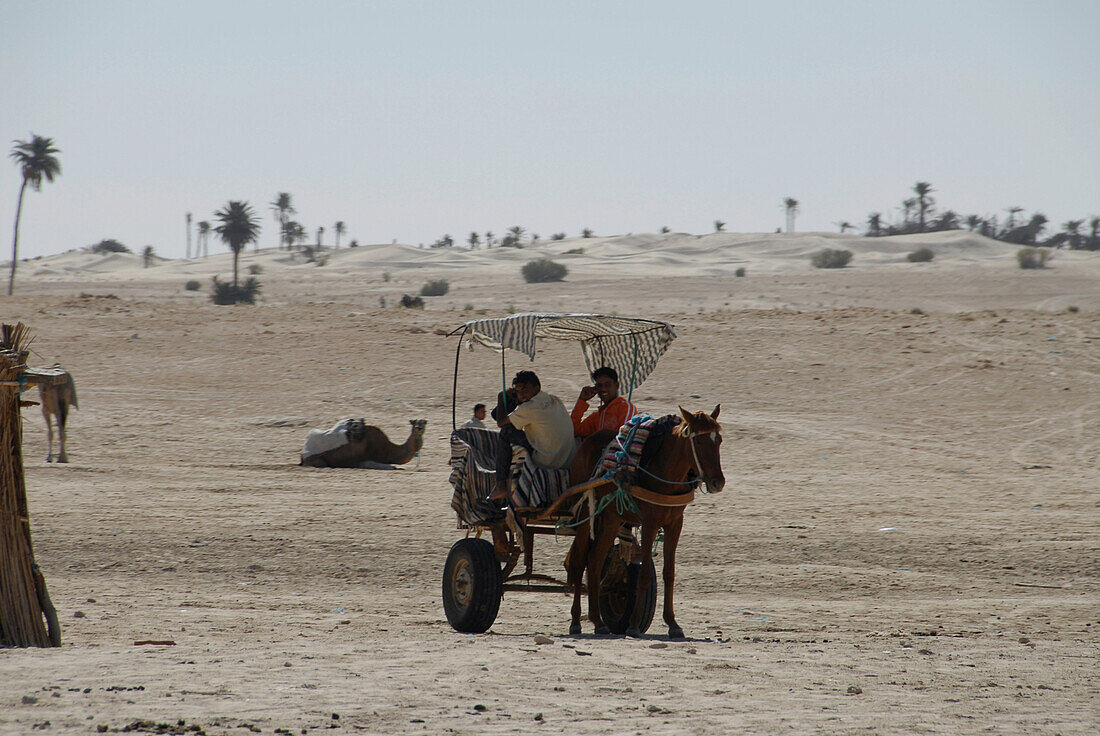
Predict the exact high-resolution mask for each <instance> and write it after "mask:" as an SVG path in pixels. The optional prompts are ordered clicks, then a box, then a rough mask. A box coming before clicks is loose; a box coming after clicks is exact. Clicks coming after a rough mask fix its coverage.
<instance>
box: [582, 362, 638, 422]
mask: <svg viewBox="0 0 1100 736" xmlns="http://www.w3.org/2000/svg"><path fill="white" fill-rule="evenodd" d="M592 381H593V382H594V383H595V384H596V385H595V386H585V387H584V388H582V389H581V395H580V397H579V398H578V399H577V403H576V405H575V406H574V407H573V413H572V415H571V416H570V419H572V420H573V434H574V435H575V436H577V437H582V438H583V437H588V436H590V435H593V434H595V433H596V432H599V431H600V430H601V429H610V430H611V431H613V432H618V431H619V427H621V426H623V425H624V424H626V420H627V419H630V417H632V416H634V415H635V414H637V413H638V408H637V407H636V406H634V404H631V403H630V402H629V401H627V400H626V399H624V398H623V397H622V396H619V374H618V373H616V372H615V369H614V368H608V367H607V366H604V367H603V368H597V369H596V370H594V371H592ZM593 396H599V397H600V406H599V408H598V409H596V411H595V413H594V414H590V415H589V416H588V417H585V416H584V413H585V412H586V411H588V401H589V400H590V399H591V398H592V397H593Z"/></svg>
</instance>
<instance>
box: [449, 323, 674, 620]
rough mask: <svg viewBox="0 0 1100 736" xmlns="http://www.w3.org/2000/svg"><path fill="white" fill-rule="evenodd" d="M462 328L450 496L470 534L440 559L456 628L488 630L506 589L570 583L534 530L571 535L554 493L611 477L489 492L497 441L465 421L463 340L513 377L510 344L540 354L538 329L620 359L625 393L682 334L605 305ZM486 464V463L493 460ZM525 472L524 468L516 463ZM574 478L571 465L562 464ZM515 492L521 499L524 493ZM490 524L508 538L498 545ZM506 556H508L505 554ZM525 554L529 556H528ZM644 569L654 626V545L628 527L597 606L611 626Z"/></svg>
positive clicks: (569, 517)
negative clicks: (543, 557) (540, 551)
mask: <svg viewBox="0 0 1100 736" xmlns="http://www.w3.org/2000/svg"><path fill="white" fill-rule="evenodd" d="M456 334H457V335H460V338H459V345H458V349H457V352H456V355H455V373H454V385H453V391H452V403H451V424H452V429H453V431H452V435H451V469H452V472H451V483H452V485H453V486H454V488H455V492H454V496H453V498H452V502H451V506H452V508H454V509H455V511H456V513H457V515H458V526H459V529H463V530H465V531H466V536H465V537H464V538H462V539H459V540H458V541H457V542H455V543H454V545H452V546H451V549H450V552H449V553H448V555H447V560H446V563H445V565H444V569H443V608H444V611H445V613H446V615H447V621H448V622H449V623H450V624H451V626H452V627H453V628H454V629H455V630H456V631H461V632H466V633H482V632H484V631H487V630H488V629H489V628H490V627H491V626H492V625H493V622H494V621H495V620H496V617H497V613H498V611H499V609H500V603H501V598H502V597H503V595H504V593H505V592H508V591H519V592H530V593H565V594H571V593H573V589H572V587H571V586H570V585H569V584H568V583H567V582H566V581H564V580H561V579H559V578H556V577H554V576H552V575H548V574H545V573H540V572H536V571H535V537H537V536H540V535H555V536H565V537H572V536H574V534H575V531H574V525H575V521H574V511H573V510H572V509H570V508H568V507H564V508H562V509H559V510H555V512H554V513H553V514H549V515H548V514H547V513H546V507H547V506H549V505H550V504H551V503H552V502H553V501H554V500H556V499H557V498H559V497H561V496H563V495H566V494H569V495H573V494H579V495H580V496H582V497H583V495H584V491H586V490H589V489H593V490H595V489H596V488H598V487H599V486H600V485H601V484H608V483H611V481H610V480H607V479H604V478H596V479H593V480H590V481H588V482H586V483H584V484H581V485H580V486H572V487H567V480H566V481H563V480H562V478H561V476H560V475H559V476H556V477H555V476H554V475H553V474H554V473H560V472H561V471H546V472H545V473H524V474H523V475H522V481H521V480H514V481H513V482H514V483H526V486H525V489H524V491H525V492H522V493H521V492H518V491H517V492H516V493H514V494H513V495H512V501H513V502H512V503H510V504H509V505H508V507H507V508H504V509H502V508H500V507H499V506H498V505H497V504H494V503H492V502H489V501H488V500H487V498H486V497H487V495H488V493H487V491H488V489H489V488H490V487H491V480H490V479H491V475H490V474H489V471H490V470H491V465H492V464H491V463H487V462H486V459H485V458H486V453H488V452H491V450H492V449H493V448H495V442H493V439H492V436H495V432H492V431H491V430H468V429H459V428H458V427H457V426H456V425H457V409H456V407H457V394H458V375H459V370H458V369H459V361H460V357H461V354H462V349H463V347H465V346H469V347H472V346H473V345H480V346H483V347H485V348H488V349H490V350H494V351H497V352H499V353H500V356H501V364H500V365H501V381H502V384H505V385H506V382H507V373H506V368H505V353H506V351H507V350H509V349H511V350H515V351H519V352H521V353H524V354H525V355H527V356H528V357H529V358H530V359H531V360H534V357H535V345H536V342H537V340H538V339H556V340H571V341H576V342H579V343H580V345H581V349H582V352H583V355H584V360H585V364H586V366H587V370H588V372H592V371H594V370H595V369H596V368H599V367H601V366H609V367H611V368H614V369H615V370H616V372H617V373H618V374H619V376H620V381H621V382H624V383H626V385H627V387H628V388H627V395H628V397H629V396H630V395H632V394H633V391H634V389H635V388H637V387H638V386H639V385H641V384H642V382H643V381H644V380H645V379H646V378H647V377H648V376H649V374H650V373H651V372H652V370H653V369H654V368H655V367H656V364H657V361H658V359H659V358H660V357H661V355H662V354H663V353H664V352H665V350H667V349H668V346H669V345H670V344H671V343H672V341H673V340H674V339H676V333H675V331H674V330H673V328H672V325H670V324H668V323H667V322H662V321H658V320H650V319H637V318H629V317H617V316H609V315H599V314H550V313H523V314H514V315H512V316H510V317H505V318H499V319H481V320H472V321H470V322H466V323H465V324H464V325H462V326H461V327H459V328H458V329H456V330H455V331H454V332H452V333H451V335H456ZM524 456H525V453H524V451H523V450H522V449H520V450H517V458H516V460H515V461H514V464H513V468H517V467H523V462H524ZM487 466H488V467H487ZM517 472H518V471H517ZM565 472H566V475H565V478H566V479H567V478H568V471H565ZM518 499H523V500H524V502H522V503H517V502H516V501H517V500H518ZM486 534H488V535H489V536H490V538H491V539H495V540H497V542H498V545H497V546H500V547H504V548H506V549H507V550H508V551H507V554H499V555H498V552H497V549H496V548H495V547H494V544H493V543H492V542H490V541H489V539H485V538H483V537H484V536H485V535H486ZM502 557H503V559H501V558H502ZM521 560H522V563H521ZM638 575H649V576H650V578H651V584H650V585H649V586H648V587H647V588H646V591H647V592H646V599H645V600H644V601H642V602H641V605H642V626H641V630H642V631H643V632H644V631H645V630H647V629H648V628H649V625H650V623H651V622H652V620H653V615H654V612H655V610H656V607H657V586H656V569H655V567H654V564H653V557H652V554H649V553H648V552H647V553H642V551H641V550H640V549H639V546H638V543H637V540H636V538H635V536H634V534H633V531H632V530H627V529H624V530H622V531H621V533H620V535H619V538H618V539H617V541H616V543H615V545H614V546H613V547H612V548H611V550H610V552H609V553H608V558H607V561H606V563H605V565H604V571H603V575H602V576H601V581H600V582H601V595H600V610H601V614H602V617H603V620H604V621H605V622H606V623H607V624H608V626H609V627H610V629H611V631H612V632H613V633H616V634H622V633H624V632H625V631H626V629H627V626H628V624H629V621H630V615H631V612H632V611H633V610H634V606H635V591H636V590H637V580H638Z"/></svg>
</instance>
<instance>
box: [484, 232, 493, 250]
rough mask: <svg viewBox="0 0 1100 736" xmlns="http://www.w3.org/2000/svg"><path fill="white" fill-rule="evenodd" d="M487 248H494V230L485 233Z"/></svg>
mask: <svg viewBox="0 0 1100 736" xmlns="http://www.w3.org/2000/svg"><path fill="white" fill-rule="evenodd" d="M485 247H486V248H492V247H493V231H492V230H487V231H486V232H485Z"/></svg>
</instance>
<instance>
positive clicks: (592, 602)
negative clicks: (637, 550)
mask: <svg viewBox="0 0 1100 736" xmlns="http://www.w3.org/2000/svg"><path fill="white" fill-rule="evenodd" d="M621 522H622V519H620V518H619V515H618V514H616V513H612V512H611V510H610V509H608V510H605V511H604V512H603V515H602V516H601V517H600V524H599V528H598V531H597V532H596V542H595V544H590V545H589V547H588V619H589V620H590V621H591V622H592V623H593V624H595V626H596V636H607V635H608V634H610V633H611V629H609V628H608V627H607V625H606V624H605V623H604V622H603V616H601V615H600V578H601V577H602V576H603V565H604V562H606V561H607V553H608V552H610V551H611V545H612V544H614V543H615V535H616V534H618V533H619V524H620V523H621Z"/></svg>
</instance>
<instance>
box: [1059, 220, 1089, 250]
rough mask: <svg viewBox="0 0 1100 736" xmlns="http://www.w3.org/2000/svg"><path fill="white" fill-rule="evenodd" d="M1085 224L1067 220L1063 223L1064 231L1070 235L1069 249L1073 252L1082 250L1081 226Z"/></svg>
mask: <svg viewBox="0 0 1100 736" xmlns="http://www.w3.org/2000/svg"><path fill="white" fill-rule="evenodd" d="M1084 224H1085V221H1084V220H1067V221H1066V222H1064V223H1062V229H1063V230H1065V231H1066V234H1067V235H1069V247H1070V248H1072V249H1073V250H1079V249H1080V248H1081V240H1082V238H1081V226H1082V225H1084Z"/></svg>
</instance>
